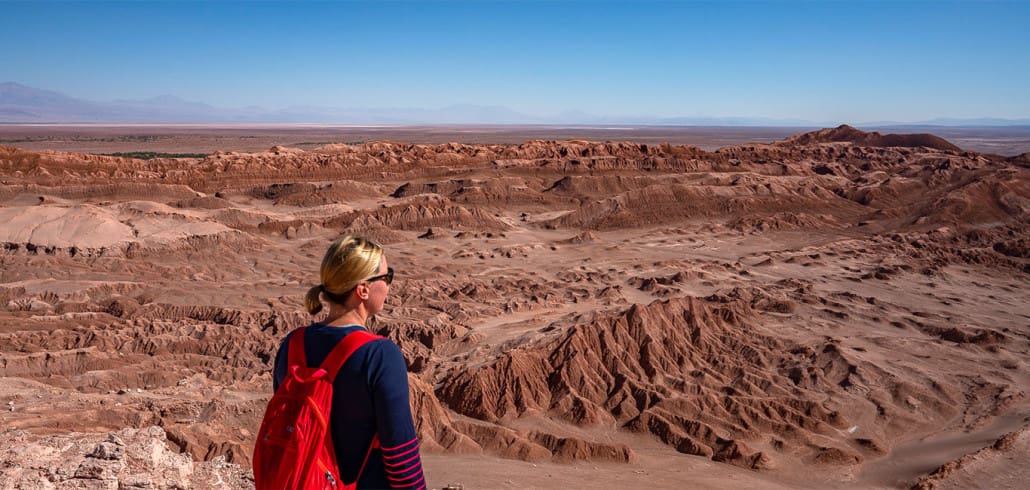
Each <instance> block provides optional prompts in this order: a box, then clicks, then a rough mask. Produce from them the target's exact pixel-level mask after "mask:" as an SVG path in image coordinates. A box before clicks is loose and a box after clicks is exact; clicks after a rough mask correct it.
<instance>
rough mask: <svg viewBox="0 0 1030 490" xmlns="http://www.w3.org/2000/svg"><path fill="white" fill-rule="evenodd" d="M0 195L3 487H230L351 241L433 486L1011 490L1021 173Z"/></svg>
mask: <svg viewBox="0 0 1030 490" xmlns="http://www.w3.org/2000/svg"><path fill="white" fill-rule="evenodd" d="M0 175H2V176H3V183H2V185H0V223H2V226H0V242H2V243H3V244H4V246H3V253H2V255H0V264H2V267H0V278H2V281H0V339H2V343H0V345H3V348H2V350H0V377H2V379H3V383H0V408H3V409H4V410H3V411H2V412H0V442H3V443H4V446H5V447H15V446H16V447H19V448H24V451H22V452H19V451H14V450H7V452H5V453H4V455H3V458H4V461H5V463H4V469H3V470H2V471H0V482H2V485H4V486H12V487H15V486H18V485H21V486H22V487H25V488H49V486H56V487H59V488H60V487H66V486H74V485H79V486H88V485H90V484H94V483H96V484H100V482H103V481H108V482H115V481H116V482H119V483H120V484H122V485H123V486H126V485H127V486H129V487H131V486H132V485H136V486H144V487H145V484H149V485H156V486H160V485H163V484H165V483H166V482H173V481H174V482H180V483H183V484H188V485H191V486H193V487H194V488H206V487H214V486H217V485H216V484H215V482H218V481H221V482H222V484H224V485H228V487H229V488H247V487H248V485H249V484H250V483H249V481H248V476H247V471H248V467H249V461H250V460H249V458H250V451H251V447H252V445H253V440H252V439H253V437H254V431H255V430H256V428H257V426H258V424H259V422H260V418H261V416H262V414H263V410H264V405H265V403H266V402H267V400H268V398H269V397H270V389H271V380H270V377H269V369H270V363H271V360H272V356H273V355H274V351H275V348H276V346H277V342H278V339H280V338H281V337H282V336H283V335H284V334H285V333H286V332H288V331H289V330H290V329H292V328H294V327H297V326H301V325H304V324H306V323H307V322H308V321H310V317H309V316H308V315H307V314H306V313H305V312H304V308H303V298H302V295H303V294H304V292H305V291H306V289H307V288H308V287H310V286H311V285H313V283H314V281H315V279H316V276H315V271H316V270H317V266H318V262H319V260H320V259H321V255H322V253H323V251H324V248H325V246H326V245H327V244H328V243H329V241H330V240H332V239H334V238H335V237H337V236H339V235H340V234H342V233H347V232H360V233H365V234H368V235H371V236H373V237H375V238H377V239H380V240H382V241H383V242H385V243H387V244H388V248H387V250H388V252H387V253H388V254H389V256H390V260H391V265H393V266H394V267H395V268H396V269H397V271H398V276H397V278H398V280H397V282H395V283H394V285H393V288H392V293H391V297H390V299H389V301H388V306H387V309H386V311H385V312H384V313H383V314H382V315H381V316H380V317H379V318H376V319H375V321H374V323H373V325H372V327H373V328H374V329H376V330H377V331H378V332H379V333H381V334H383V335H387V336H389V337H390V338H391V339H393V340H394V341H395V342H397V344H398V345H399V346H400V347H401V349H402V350H403V351H404V353H405V357H406V359H407V361H408V363H409V365H408V367H409V371H410V374H409V378H410V381H411V386H412V400H413V404H414V407H415V417H416V426H417V428H418V431H419V434H420V437H421V440H422V444H423V447H424V448H425V450H426V451H427V452H428V453H429V456H428V457H427V460H426V461H427V464H426V471H427V476H428V478H429V479H430V482H431V483H432V484H434V485H436V486H439V485H442V484H443V483H447V482H454V481H460V482H465V483H466V485H467V487H466V488H481V487H489V488H494V487H498V486H505V485H509V484H510V485H515V486H518V485H519V484H520V483H521V484H522V486H540V487H548V486H550V487H555V488H557V487H582V486H584V485H585V482H584V481H582V478H583V476H582V475H583V471H581V470H582V469H583V468H592V469H591V470H590V471H591V472H593V473H596V474H595V476H593V478H609V479H610V480H611V481H618V482H622V483H625V484H627V485H634V486H642V487H656V488H683V487H687V486H692V485H699V486H713V487H722V488H729V487H735V486H739V485H738V482H747V484H749V485H752V486H761V487H778V486H785V487H826V486H833V487H840V486H859V487H866V486H890V487H907V486H913V485H916V486H919V487H921V488H936V487H941V488H947V487H962V486H967V485H969V484H974V483H973V482H975V484H976V485H981V486H997V487H1004V486H1011V485H1012V484H1013V483H1015V482H1020V481H1025V479H1026V478H1027V476H1028V475H1027V474H1026V473H1025V469H1021V468H1022V466H1021V465H1016V464H1015V463H1014V462H1015V461H1020V460H1022V459H1026V457H1027V456H1028V454H1027V445H1026V444H1025V439H1026V437H1025V434H1026V431H1027V427H1030V400H1028V399H1027V396H1026V392H1027V390H1028V389H1030V363H1028V359H1030V357H1028V354H1030V307H1028V302H1027V295H1026V293H1025V291H1027V290H1028V289H1030V282H1028V276H1027V274H1028V273H1030V246H1028V244H1030V226H1028V225H1030V166H1028V165H1027V159H1026V158H1025V155H1023V156H1017V157H1010V158H1005V157H999V156H994V155H988V154H979V153H975V152H966V151H962V150H961V149H959V148H957V147H955V146H954V145H952V144H950V143H948V142H947V141H945V140H942V139H940V138H938V137H936V136H932V135H881V134H878V133H864V132H862V131H858V130H856V129H854V128H850V127H847V126H842V127H839V128H833V129H826V130H821V131H815V132H811V133H806V134H801V135H797V136H793V137H789V138H787V139H784V140H781V141H778V142H775V143H769V144H746V145H738V146H732V147H725V148H721V149H719V150H717V151H705V150H702V149H700V148H698V147H695V146H674V145H669V144H660V145H649V144H641V143H630V142H594V141H582V140H569V141H546V140H532V141H526V142H523V143H521V144H514V145H502V144H462V143H446V144H409V143H401V142H372V143H362V144H353V145H351V144H342V143H340V144H337V143H333V144H325V145H321V146H318V147H313V148H310V149H307V150H305V149H299V148H293V147H287V146H276V147H273V148H270V149H268V150H267V151H259V152H255V153H244V152H214V153H211V154H209V155H207V156H206V157H203V158H163V159H162V158H158V159H153V160H147V161H143V160H134V159H130V158H119V157H104V156H95V155H87V154H81V153H62V152H52V151H27V150H21V149H18V148H14V147H0ZM1005 434H1008V435H1005ZM942 441H943V442H942ZM948 441H950V442H948ZM995 441H997V442H995ZM917 453H919V454H922V455H923V456H921V457H919V458H915V457H914V456H913V454H917ZM141 455H143V456H141ZM525 465H536V466H533V467H539V468H546V475H547V476H546V478H545V477H544V476H542V474H534V475H531V476H526V477H525V478H526V479H525V480H523V481H521V482H520V481H514V480H511V478H513V477H511V476H510V474H511V469H512V468H522V467H523V466H525ZM679 468H687V469H689V470H690V471H685V472H682V473H681V472H678V471H679V470H678V469H679ZM542 471H543V470H542ZM577 475H579V476H577ZM598 475H599V476H598ZM146 482H149V483H146ZM505 482H510V483H505ZM219 488H222V487H219Z"/></svg>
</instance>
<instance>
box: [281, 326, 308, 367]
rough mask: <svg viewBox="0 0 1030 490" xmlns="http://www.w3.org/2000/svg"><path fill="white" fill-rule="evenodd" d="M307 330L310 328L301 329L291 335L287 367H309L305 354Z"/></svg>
mask: <svg viewBox="0 0 1030 490" xmlns="http://www.w3.org/2000/svg"><path fill="white" fill-rule="evenodd" d="M307 329H308V327H300V328H298V329H296V330H294V331H293V335H290V346H289V347H288V349H289V351H288V352H287V353H286V365H287V366H297V365H299V366H301V367H308V360H307V356H306V355H305V354H304V331H305V330H307Z"/></svg>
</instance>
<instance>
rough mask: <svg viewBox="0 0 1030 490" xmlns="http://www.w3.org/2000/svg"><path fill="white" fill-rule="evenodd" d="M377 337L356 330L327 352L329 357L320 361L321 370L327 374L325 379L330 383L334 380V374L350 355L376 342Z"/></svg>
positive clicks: (378, 337) (365, 331)
mask: <svg viewBox="0 0 1030 490" xmlns="http://www.w3.org/2000/svg"><path fill="white" fill-rule="evenodd" d="M381 338H383V337H380V336H378V335H375V334H373V333H371V332H368V331H367V330H356V331H354V332H351V333H349V334H347V336H346V337H344V338H343V340H341V341H340V342H339V343H338V344H336V347H333V350H332V351H331V352H329V356H327V357H326V358H325V361H322V366H321V368H322V369H324V370H325V371H326V373H327V379H329V380H330V381H332V380H335V379H336V373H337V372H339V371H340V368H341V367H343V364H344V363H345V362H347V359H349V358H350V356H351V354H353V353H354V352H355V351H357V350H358V349H359V348H360V347H361V346H363V345H365V344H367V343H369V342H371V341H373V340H376V339H381Z"/></svg>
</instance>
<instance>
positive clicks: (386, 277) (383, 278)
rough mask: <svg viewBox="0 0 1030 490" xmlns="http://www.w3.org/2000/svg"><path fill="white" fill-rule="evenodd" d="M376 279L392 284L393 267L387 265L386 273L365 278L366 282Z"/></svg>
mask: <svg viewBox="0 0 1030 490" xmlns="http://www.w3.org/2000/svg"><path fill="white" fill-rule="evenodd" d="M376 281H383V282H385V283H386V285H387V286H389V285H390V284H392V283H393V267H387V268H386V274H380V275H378V276H372V277H370V278H368V279H365V282H369V283H371V282H376Z"/></svg>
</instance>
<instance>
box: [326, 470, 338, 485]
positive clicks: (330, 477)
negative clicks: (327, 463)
mask: <svg viewBox="0 0 1030 490" xmlns="http://www.w3.org/2000/svg"><path fill="white" fill-rule="evenodd" d="M325 479H326V480H329V486H330V487H333V488H335V487H336V478H333V474H332V473H330V472H328V471H326V472H325Z"/></svg>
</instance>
